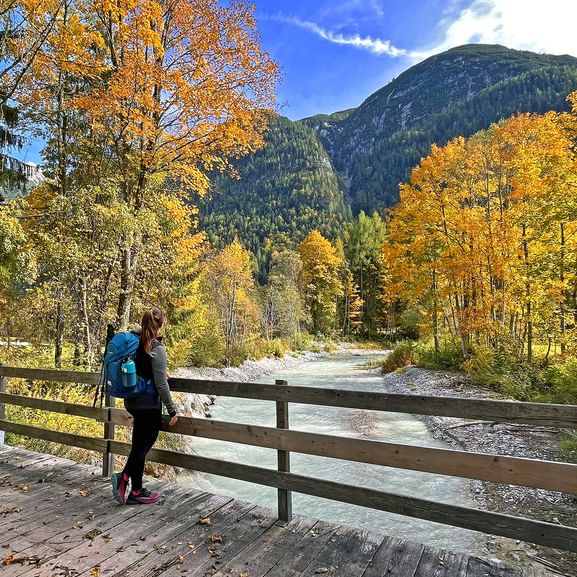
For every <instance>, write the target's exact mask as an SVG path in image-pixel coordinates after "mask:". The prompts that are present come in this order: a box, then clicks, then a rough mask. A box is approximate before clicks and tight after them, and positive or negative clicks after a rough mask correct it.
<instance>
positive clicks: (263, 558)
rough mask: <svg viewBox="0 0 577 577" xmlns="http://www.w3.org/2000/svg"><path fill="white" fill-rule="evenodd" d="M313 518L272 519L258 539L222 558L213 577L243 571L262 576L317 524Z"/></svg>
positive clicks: (221, 576) (254, 575) (252, 575)
mask: <svg viewBox="0 0 577 577" xmlns="http://www.w3.org/2000/svg"><path fill="white" fill-rule="evenodd" d="M316 522H317V521H316V519H311V518H308V517H301V516H297V517H294V518H293V519H292V520H291V521H290V522H289V523H286V524H284V523H283V524H282V525H281V524H279V523H275V524H274V525H273V526H272V527H269V529H268V530H267V531H266V533H264V534H263V535H262V536H261V537H260V538H259V539H256V540H255V541H253V543H252V544H251V545H249V546H248V547H247V548H246V549H243V550H242V551H241V552H240V553H238V554H237V555H236V556H235V557H233V558H232V559H231V560H229V561H225V562H224V564H223V565H222V566H220V567H219V570H218V571H217V572H216V573H215V574H214V575H213V577H226V576H227V575H238V574H241V573H246V574H247V575H250V577H263V576H264V575H265V574H266V572H267V571H268V570H269V569H271V568H272V567H274V565H276V563H277V562H278V561H279V559H281V558H282V557H284V556H285V555H286V554H287V553H288V552H289V551H290V550H291V549H292V548H293V547H294V546H295V545H296V543H298V541H300V539H302V538H303V537H304V536H305V535H306V534H307V533H308V532H309V531H310V530H311V529H312V528H313V526H314V525H315V524H316Z"/></svg>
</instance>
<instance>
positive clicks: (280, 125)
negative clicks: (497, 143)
mask: <svg viewBox="0 0 577 577" xmlns="http://www.w3.org/2000/svg"><path fill="white" fill-rule="evenodd" d="M574 90H577V58H573V57H572V56H551V55H544V54H535V53H532V52H525V51H518V50H511V49H509V48H505V47H503V46H493V45H482V44H472V45H466V46H461V47H458V48H453V49H451V50H448V51H446V52H443V53H442V54H437V55H435V56H432V57H431V58H428V59H427V60H424V61H423V62H420V63H419V64H416V65H415V66H413V67H411V68H409V69H408V70H406V71H405V72H403V73H402V74H401V75H400V76H399V77H398V78H396V79H394V80H392V81H391V82H390V83H389V84H387V85H386V86H384V87H383V88H381V89H380V90H378V91H377V92H375V93H374V94H372V95H371V96H369V97H368V98H367V99H366V100H365V101H364V102H363V103H362V104H361V105H360V106H359V107H358V108H356V109H350V110H345V111H341V112H337V113H335V114H330V115H327V114H319V115H316V116H313V117H310V118H305V119H303V120H300V121H296V122H291V121H290V120H288V119H286V118H282V117H278V119H277V120H275V121H274V122H273V124H272V125H271V127H270V129H269V131H268V133H267V135H266V141H267V146H266V147H265V149H264V150H261V151H259V152H257V153H256V154H254V155H252V156H250V157H248V158H244V159H242V160H240V161H239V162H238V165H237V169H238V173H239V175H240V180H233V179H230V178H228V177H219V178H218V179H217V181H216V183H215V189H216V191H217V192H216V193H215V194H214V195H213V197H212V199H211V200H210V201H209V202H208V204H207V205H206V206H205V207H203V208H201V225H204V226H205V227H206V228H207V230H208V231H209V234H210V236H211V237H212V238H213V239H218V240H219V241H220V242H228V241H229V240H230V239H231V238H232V237H233V236H237V237H239V238H241V239H243V240H245V242H246V243H248V246H249V247H250V248H251V249H253V250H254V247H257V248H258V247H259V246H260V245H259V243H262V241H263V240H264V239H266V238H273V237H276V236H278V235H281V236H282V235H285V237H286V236H287V235H288V237H290V238H291V239H292V240H293V242H298V241H299V240H300V239H301V237H303V235H305V234H307V232H308V231H309V230H310V229H311V228H313V227H316V228H319V230H321V232H323V234H326V235H327V236H329V237H333V236H334V235H335V234H338V232H339V230H341V228H342V225H343V222H344V221H345V220H346V218H347V214H348V213H349V208H350V210H351V211H352V213H353V214H357V213H358V212H360V211H361V210H364V211H365V212H367V213H370V212H372V211H373V210H382V209H383V208H385V207H390V206H393V205H394V204H395V203H396V202H397V200H398V185H399V182H403V181H405V180H407V179H408V177H409V175H410V171H411V168H412V167H413V166H415V165H416V164H417V163H418V162H419V160H420V158H421V157H422V156H426V155H427V154H428V152H429V150H430V146H431V144H432V143H437V144H440V145H442V144H445V143H446V142H447V141H448V140H450V139H451V138H453V137H455V136H461V135H462V136H470V135H471V134H474V133H475V132H478V131H479V130H482V129H484V128H487V127H488V126H489V124H491V123H493V122H496V121H498V120H500V119H502V118H507V117H509V116H511V115H513V114H516V113H519V112H538V113H542V112H546V111H548V110H566V109H568V103H567V101H566V97H567V95H568V94H569V93H570V92H572V91H574Z"/></svg>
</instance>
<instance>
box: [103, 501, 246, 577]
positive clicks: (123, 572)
mask: <svg viewBox="0 0 577 577" xmlns="http://www.w3.org/2000/svg"><path fill="white" fill-rule="evenodd" d="M221 498H223V497H221ZM227 499H228V501H227V502H225V503H224V504H222V506H220V507H218V508H217V507H213V508H212V509H209V508H207V509H206V510H204V511H203V512H202V513H200V514H198V515H195V516H190V517H189V518H188V523H187V524H185V525H182V526H181V527H180V531H179V532H178V533H177V535H176V537H175V538H170V535H169V534H168V533H167V532H165V531H162V532H160V533H159V534H158V535H157V536H156V537H155V544H156V545H157V546H156V547H154V545H152V547H150V548H147V551H146V554H145V555H143V556H141V557H140V558H139V559H138V560H137V561H136V562H133V561H131V562H130V563H128V564H126V563H124V561H123V560H122V561H123V562H122V564H121V565H119V566H118V567H117V568H116V570H115V571H114V572H113V573H112V572H111V573H108V575H114V577H117V576H122V577H136V576H139V575H151V574H158V575H160V574H162V575H163V577H164V573H165V571H167V570H168V569H169V568H170V567H171V566H173V565H176V564H179V563H182V561H183V560H184V559H185V558H186V556H187V555H194V556H195V558H198V559H199V561H198V563H199V564H200V563H201V562H202V559H200V557H196V556H197V555H198V554H200V553H201V552H202V548H203V547H205V546H206V547H207V548H208V546H209V545H208V544H207V538H208V536H209V535H213V534H221V533H222V532H223V531H226V530H228V528H229V527H230V526H231V525H232V524H234V523H236V521H237V520H238V519H239V518H240V517H242V516H243V515H246V514H247V513H248V512H249V511H251V510H252V509H254V508H255V505H253V504H252V503H246V502H244V501H235V500H233V499H231V498H230V497H229V498H227ZM201 519H210V524H208V523H207V522H202V523H201V522H200V520H201ZM167 535H168V538H167ZM159 554H160V555H159ZM211 559H212V557H211Z"/></svg>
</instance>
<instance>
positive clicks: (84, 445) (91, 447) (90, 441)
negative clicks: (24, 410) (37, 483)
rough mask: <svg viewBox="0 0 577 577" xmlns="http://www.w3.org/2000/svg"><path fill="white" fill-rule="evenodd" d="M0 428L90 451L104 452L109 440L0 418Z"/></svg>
mask: <svg viewBox="0 0 577 577" xmlns="http://www.w3.org/2000/svg"><path fill="white" fill-rule="evenodd" d="M0 430H2V431H6V432H8V433H14V434H16V435H24V436H25V437H34V438H35V439H42V440H44V441H52V442H53V443H61V444H62V445H68V446H70V447H80V448H81V449H87V450H88V451H99V452H101V453H103V452H105V451H106V449H107V448H108V441H106V440H105V439H95V438H93V437H85V436H84V435H74V434H72V433H62V432H60V431H52V430H49V429H41V428H40V427H33V426H32V425H21V424H20V423H13V422H12V421H6V420H4V419H2V420H0Z"/></svg>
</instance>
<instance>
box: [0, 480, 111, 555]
mask: <svg viewBox="0 0 577 577" xmlns="http://www.w3.org/2000/svg"><path fill="white" fill-rule="evenodd" d="M101 483H102V481H101V480H100V479H99V478H97V477H94V478H93V479H87V477H85V476H84V475H83V474H82V473H81V472H78V475H77V476H76V477H68V476H67V477H66V478H65V479H61V480H60V482H59V484H58V485H57V486H54V485H52V484H47V487H46V488H45V489H43V490H42V491H33V490H30V491H29V492H27V493H21V494H20V495H18V499H16V498H11V497H8V499H9V502H10V503H11V506H12V507H15V508H16V509H21V511H20V512H18V513H16V514H14V515H8V516H6V519H5V530H4V531H2V533H1V534H0V543H2V544H3V543H6V542H9V541H13V540H15V539H16V540H17V541H18V543H19V544H20V545H22V543H23V541H22V536H23V535H27V534H29V533H30V532H31V531H33V530H35V529H36V528H38V527H42V526H45V525H47V524H48V522H49V521H50V520H54V517H55V516H56V515H58V514H59V513H58V512H57V510H67V509H68V508H74V507H75V506H76V505H75V503H78V502H80V501H83V502H84V501H85V502H84V503H83V505H84V506H85V507H87V509H89V508H92V507H94V506H96V505H98V504H99V503H100V501H101V499H102V497H101V496H99V497H96V496H95V495H94V494H95V493H97V492H98V493H99V491H98V488H99V486H100V485H101ZM81 491H82V493H81ZM83 494H85V495H87V497H82V495H83ZM79 497H82V499H77V498H79ZM20 548H21V547H20Z"/></svg>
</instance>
